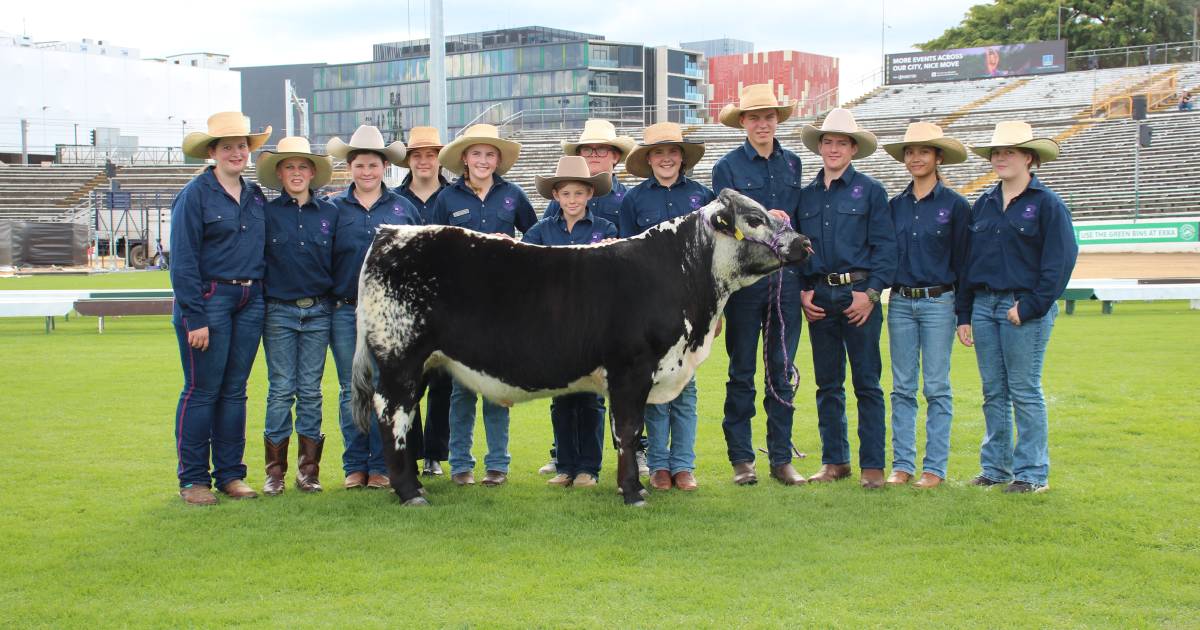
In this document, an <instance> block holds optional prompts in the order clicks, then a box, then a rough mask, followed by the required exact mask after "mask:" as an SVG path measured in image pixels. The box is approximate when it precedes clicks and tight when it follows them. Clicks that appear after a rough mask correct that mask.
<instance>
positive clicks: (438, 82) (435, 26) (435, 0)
mask: <svg viewBox="0 0 1200 630" xmlns="http://www.w3.org/2000/svg"><path fill="white" fill-rule="evenodd" d="M428 74H429V125H430V126H431V127H433V128H434V129H437V130H438V133H439V134H440V135H441V137H442V138H449V137H450V136H449V135H447V132H446V122H447V121H446V35H445V33H444V32H443V31H442V0H429V65H428Z"/></svg>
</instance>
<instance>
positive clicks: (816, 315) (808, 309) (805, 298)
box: [800, 291, 825, 322]
mask: <svg viewBox="0 0 1200 630" xmlns="http://www.w3.org/2000/svg"><path fill="white" fill-rule="evenodd" d="M800 306H801V308H803V309H804V319H807V320H808V321H810V322H815V321H817V320H818V319H825V309H823V308H821V307H820V306H817V305H815V304H813V292H812V291H801V292H800Z"/></svg>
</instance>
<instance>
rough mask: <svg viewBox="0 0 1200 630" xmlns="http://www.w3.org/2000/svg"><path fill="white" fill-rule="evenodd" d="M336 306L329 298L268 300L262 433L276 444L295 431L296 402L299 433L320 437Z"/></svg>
mask: <svg viewBox="0 0 1200 630" xmlns="http://www.w3.org/2000/svg"><path fill="white" fill-rule="evenodd" d="M332 308H333V304H332V303H331V302H329V301H328V300H321V301H320V302H317V303H316V304H313V305H312V306H310V307H308V308H300V307H299V306H296V305H295V304H287V303H283V302H267V324H266V327H265V328H264V329H263V340H262V341H263V352H264V353H265V354H266V357H267V418H266V423H265V427H264V431H263V435H264V436H265V437H266V438H267V439H268V440H270V441H271V443H272V444H279V443H280V442H282V441H283V440H285V439H286V438H288V437H291V435H292V405H293V404H295V406H296V433H299V434H300V435H303V436H304V437H307V438H312V439H313V440H317V441H320V440H321V437H322V436H321V377H322V376H323V375H324V374H325V349H326V348H328V347H329V319H330V317H329V313H330V311H331V309H332Z"/></svg>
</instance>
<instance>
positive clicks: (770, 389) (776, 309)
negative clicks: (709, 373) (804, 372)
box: [745, 226, 800, 409]
mask: <svg viewBox="0 0 1200 630" xmlns="http://www.w3.org/2000/svg"><path fill="white" fill-rule="evenodd" d="M784 229H785V227H783V226H781V227H780V229H777V230H775V233H774V234H772V235H771V240H769V241H763V240H759V239H757V238H752V237H749V236H747V237H745V239H746V240H747V241H750V242H752V243H758V244H760V245H765V246H766V247H767V248H768V249H770V250H771V252H773V253H774V254H775V256H777V257H778V258H779V260H781V261H786V260H787V258H786V257H785V256H784V253H783V248H782V247H781V246H780V242H779V237H780V236H781V235H782V234H783V230H784ZM768 291H773V292H774V294H775V296H774V298H775V299H773V300H771V302H772V303H771V304H770V305H769V306H768V307H767V318H766V322H764V326H763V376H764V377H765V378H766V381H767V393H768V394H770V395H771V398H774V399H775V401H776V402H778V403H779V404H781V405H783V406H784V407H787V408H788V409H795V406H794V405H793V404H792V403H791V402H790V401H787V400H784V399H783V398H781V397H780V396H779V393H778V392H776V391H775V384H774V383H773V382H772V379H771V360H770V357H769V353H768V351H767V344H769V343H770V337H769V335H770V333H769V331H770V329H771V319H772V316H774V319H775V320H777V321H778V322H779V352H780V354H781V356H783V357H785V361H787V369H786V371H785V372H784V376H785V377H786V378H787V381H788V385H790V386H791V388H792V395H793V397H794V396H795V392H796V387H797V386H798V385H799V384H800V372H799V371H798V370H797V369H796V362H795V361H794V360H793V359H792V358H790V357H788V353H787V333H786V331H787V322H786V321H785V320H784V317H783V270H782V269H780V270H779V271H776V272H775V273H774V274H772V275H771V285H770V288H769V289H768Z"/></svg>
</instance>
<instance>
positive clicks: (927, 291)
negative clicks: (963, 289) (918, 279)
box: [892, 284, 954, 299]
mask: <svg viewBox="0 0 1200 630" xmlns="http://www.w3.org/2000/svg"><path fill="white" fill-rule="evenodd" d="M953 290H954V285H950V284H939V285H937V286H935V287H892V293H895V294H896V295H899V296H900V297H906V298H914V299H920V298H935V297H938V296H940V295H944V294H946V293H949V292H951V291H953Z"/></svg>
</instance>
